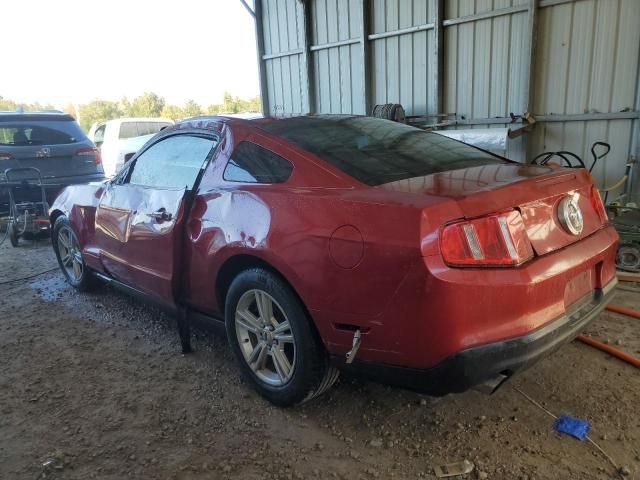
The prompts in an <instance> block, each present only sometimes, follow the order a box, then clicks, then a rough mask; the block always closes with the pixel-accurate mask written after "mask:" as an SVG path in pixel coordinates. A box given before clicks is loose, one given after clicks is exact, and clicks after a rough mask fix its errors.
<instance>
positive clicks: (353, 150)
mask: <svg viewBox="0 0 640 480" xmlns="http://www.w3.org/2000/svg"><path fill="white" fill-rule="evenodd" d="M261 128H263V129H265V130H267V131H268V132H270V133H272V134H275V135H278V136H280V137H282V138H284V139H286V140H288V141H290V142H292V143H295V144H297V145H298V146H300V147H302V148H303V149H305V150H307V151H309V152H311V153H313V154H315V155H317V156H318V157H320V158H321V159H323V160H324V161H326V162H328V163H330V164H331V165H333V166H334V167H336V168H338V169H340V170H342V171H343V172H344V173H346V174H347V175H350V176H351V177H353V178H355V179H357V180H359V181H360V182H362V183H365V184H367V185H380V184H383V183H389V182H393V181H397V180H404V179H407V178H413V177H421V176H423V175H429V174H432V173H437V172H444V171H449V170H457V169H460V168H468V167H475V166H482V165H487V164H496V163H498V164H500V163H505V161H504V160H502V159H500V158H499V157H496V156H493V155H490V154H488V153H485V152H483V151H482V150H478V149H477V148H474V147H471V146H469V145H466V144H464V143H462V142H458V141H455V140H452V139H450V138H447V137H444V136H442V135H438V134H435V133H427V132H424V131H422V130H419V129H417V128H414V127H410V126H408V125H404V124H401V123H397V122H391V121H389V120H382V119H379V118H370V117H354V116H346V115H336V116H322V115H317V116H310V117H293V118H285V119H281V120H273V121H269V122H266V123H263V124H261Z"/></svg>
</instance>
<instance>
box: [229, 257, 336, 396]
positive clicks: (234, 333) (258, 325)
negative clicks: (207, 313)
mask: <svg viewBox="0 0 640 480" xmlns="http://www.w3.org/2000/svg"><path fill="white" fill-rule="evenodd" d="M225 312H226V315H225V317H226V318H225V323H226V328H227V335H228V337H229V341H230V343H231V346H232V348H233V351H234V353H235V355H236V358H237V359H238V361H239V362H240V365H241V367H242V370H243V373H244V374H245V376H246V377H247V378H248V379H249V380H250V381H251V383H252V384H253V385H254V386H255V388H256V389H257V390H258V392H260V393H261V394H262V395H263V396H265V397H266V398H267V399H268V400H270V401H271V402H273V403H275V404H276V405H280V406H289V405H294V404H297V403H302V402H304V401H307V400H310V399H312V398H314V397H316V396H318V395H320V394H321V393H323V392H324V391H325V390H327V389H328V388H329V387H330V386H331V385H333V383H334V382H335V380H336V379H337V378H338V371H337V370H336V369H335V368H333V367H331V366H330V365H329V360H328V357H327V354H326V352H325V351H324V348H323V347H322V344H321V342H320V341H319V339H318V338H317V336H316V334H315V331H314V330H313V329H312V325H311V323H310V319H309V318H308V316H307V314H306V312H305V310H304V308H302V305H301V303H300V300H299V299H298V298H297V296H296V295H295V294H294V293H293V292H292V291H291V289H290V288H289V286H288V285H287V284H286V283H285V282H284V281H282V279H280V278H279V277H278V276H277V275H275V274H273V273H271V272H269V271H266V270H263V269H253V270H247V271H245V272H242V273H241V274H239V275H238V276H237V277H236V278H235V280H234V281H233V283H232V284H231V287H230V288H229V293H228V295H227V299H226V308H225Z"/></svg>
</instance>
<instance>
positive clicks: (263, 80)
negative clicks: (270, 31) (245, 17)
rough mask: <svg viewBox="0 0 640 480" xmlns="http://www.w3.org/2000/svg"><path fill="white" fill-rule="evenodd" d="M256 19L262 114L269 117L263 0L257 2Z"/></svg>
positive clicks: (255, 6) (255, 8) (255, 7)
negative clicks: (264, 56)
mask: <svg viewBox="0 0 640 480" xmlns="http://www.w3.org/2000/svg"><path fill="white" fill-rule="evenodd" d="M254 17H255V26H256V45H257V47H258V75H259V77H260V101H261V103H262V114H263V115H264V116H267V115H269V114H270V113H271V112H270V111H269V90H268V88H267V68H266V65H265V64H264V59H263V58H262V57H263V55H264V30H263V28H262V0H255V5H254Z"/></svg>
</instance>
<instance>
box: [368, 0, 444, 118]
mask: <svg viewBox="0 0 640 480" xmlns="http://www.w3.org/2000/svg"><path fill="white" fill-rule="evenodd" d="M433 18H434V0H374V1H373V2H372V8H371V33H373V34H376V33H387V32H393V31H394V30H399V29H404V28H408V27H416V26H420V25H425V24H430V23H433ZM371 43H372V45H371V56H372V63H373V66H372V72H373V78H372V87H373V102H372V103H373V104H378V103H401V104H402V105H403V106H404V108H405V111H406V112H407V114H408V115H418V114H423V113H427V112H433V111H434V109H435V105H432V98H433V97H432V95H431V93H432V91H433V83H434V72H433V68H432V65H433V49H434V46H433V29H431V30H426V31H425V30H423V31H418V32H414V33H404V34H402V35H394V36H390V37H386V38H380V39H377V40H373V41H372V42H371Z"/></svg>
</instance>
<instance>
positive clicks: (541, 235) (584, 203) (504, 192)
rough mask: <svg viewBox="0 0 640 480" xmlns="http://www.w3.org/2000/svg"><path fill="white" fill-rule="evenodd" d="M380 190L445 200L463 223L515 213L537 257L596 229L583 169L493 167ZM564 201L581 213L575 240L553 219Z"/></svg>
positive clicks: (587, 178)
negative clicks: (572, 203)
mask: <svg viewBox="0 0 640 480" xmlns="http://www.w3.org/2000/svg"><path fill="white" fill-rule="evenodd" d="M381 187H382V188H385V189H389V190H394V191H403V192H412V193H422V194H424V195H434V196H438V197H444V198H450V199H452V200H455V202H456V203H457V204H458V206H459V208H460V210H461V212H462V214H463V216H464V217H465V218H468V219H469V218H475V217H480V216H483V215H488V214H491V213H496V212H500V211H504V210H510V209H516V210H519V211H520V213H521V214H522V218H523V220H524V223H525V227H526V230H527V235H528V237H529V240H530V241H531V244H532V246H533V249H534V251H535V252H536V253H537V254H538V255H543V254H545V253H549V252H552V251H554V250H557V249H560V248H563V247H565V246H567V245H570V244H572V243H575V242H577V241H579V240H580V239H582V238H584V237H586V236H588V235H590V234H592V233H593V232H594V231H596V230H597V229H599V228H600V227H601V226H602V221H601V220H600V217H599V215H598V212H597V211H596V210H595V208H594V206H593V205H592V202H591V187H592V180H591V175H590V174H589V172H587V170H584V169H565V168H558V169H552V168H549V167H540V166H535V165H534V166H532V165H521V164H513V163H509V164H493V165H484V166H479V167H471V168H465V169H460V170H452V171H448V172H441V173H436V174H433V175H427V176H424V177H414V178H410V179H407V180H401V181H398V182H392V183H388V184H385V185H381ZM568 196H570V197H572V198H573V200H574V201H575V202H576V204H577V205H578V207H579V208H580V210H581V211H582V216H583V223H584V227H583V229H582V231H581V232H580V233H579V234H578V235H574V234H572V233H570V232H569V231H568V230H566V229H565V228H564V227H563V226H562V224H561V222H560V219H559V217H558V204H559V203H560V201H561V200H562V199H563V198H566V197H568ZM451 220H453V219H451Z"/></svg>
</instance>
